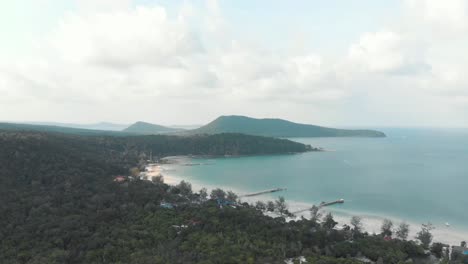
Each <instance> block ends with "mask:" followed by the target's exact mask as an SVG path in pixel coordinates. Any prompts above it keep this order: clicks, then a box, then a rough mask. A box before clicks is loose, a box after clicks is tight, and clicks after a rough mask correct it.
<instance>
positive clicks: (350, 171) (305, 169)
mask: <svg viewBox="0 0 468 264" xmlns="http://www.w3.org/2000/svg"><path fill="white" fill-rule="evenodd" d="M381 130H383V131H384V132H386V133H387V135H388V137H387V138H301V139H293V140H295V141H300V142H303V143H307V144H311V145H312V146H318V147H323V148H325V149H327V150H329V151H328V152H310V153H304V154H296V155H278V156H262V157H241V158H220V159H199V160H197V161H196V162H200V163H205V164H207V165H201V166H180V167H178V168H177V171H176V174H179V175H184V178H187V180H188V181H194V182H197V183H200V184H207V185H210V186H221V187H225V188H227V189H229V188H232V189H235V190H242V191H244V192H246V193H247V192H250V191H259V190H264V189H268V188H275V187H285V188H287V189H288V190H287V191H286V192H282V193H280V194H278V195H283V196H284V197H285V198H286V199H287V200H290V201H291V200H294V201H297V202H306V203H316V202H320V201H330V200H336V199H339V198H344V199H345V200H346V203H345V204H343V205H341V206H340V209H342V210H345V211H350V212H361V213H368V214H373V215H380V216H388V217H393V218H398V219H404V220H406V221H413V222H420V223H421V222H427V221H431V222H433V223H435V224H443V223H445V222H449V223H451V224H452V226H453V227H454V228H457V229H463V230H468V131H466V130H455V129H454V130H428V129H425V130H422V129H381Z"/></svg>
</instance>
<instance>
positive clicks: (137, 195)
mask: <svg viewBox="0 0 468 264" xmlns="http://www.w3.org/2000/svg"><path fill="white" fill-rule="evenodd" d="M0 146H1V147H0V215H1V217H0V238H1V239H0V263H28V264H33V263H284V260H285V259H287V258H297V257H299V256H304V257H305V258H306V259H307V260H308V263H342V264H343V263H348V264H354V263H362V261H361V260H363V259H368V260H371V261H376V262H377V263H403V262H404V261H407V260H411V261H413V263H428V262H427V261H428V260H429V259H430V256H429V255H430V254H429V253H427V252H425V251H424V249H423V247H422V246H419V245H418V244H417V243H416V242H414V241H406V240H405V237H404V234H403V235H402V236H401V237H400V235H398V236H399V237H400V239H397V238H394V239H390V240H389V239H387V238H388V237H389V236H391V235H392V234H388V230H384V231H383V232H382V234H379V235H370V234H367V233H365V232H363V231H362V230H361V228H360V225H359V223H358V222H355V225H353V226H346V227H344V228H343V229H340V230H338V229H336V228H335V227H336V222H335V221H334V220H333V217H332V216H331V215H326V216H324V217H323V218H322V217H319V213H318V212H316V211H314V212H315V213H314V214H313V216H315V217H312V219H304V218H302V219H298V220H295V221H290V222H287V221H286V220H285V216H287V215H289V214H290V213H289V212H288V211H287V208H286V206H285V204H284V200H282V199H279V200H278V201H276V202H274V203H273V202H269V203H266V204H264V203H257V204H256V205H249V204H246V203H244V204H236V206H223V207H222V208H221V207H220V206H219V201H220V200H229V201H234V200H236V196H235V194H233V193H231V192H224V191H222V190H214V191H213V192H212V194H211V196H212V197H218V198H220V200H210V199H209V198H208V195H207V193H206V192H205V191H204V190H201V191H200V192H198V193H195V192H193V191H192V190H191V187H190V184H188V183H181V184H179V185H178V186H168V185H166V184H164V182H163V181H162V179H161V178H154V179H152V181H144V180H134V181H127V182H125V183H116V182H114V181H113V179H114V177H115V176H116V175H120V174H123V175H127V174H128V173H129V170H130V169H131V168H132V167H134V166H139V165H140V166H142V165H144V162H143V160H145V159H146V158H147V153H148V150H152V151H153V152H154V153H155V154H157V155H160V156H164V155H174V154H216V155H224V154H232V153H235V154H264V153H281V152H300V151H305V150H307V149H308V147H307V146H304V145H302V144H296V143H292V142H290V141H285V140H279V139H268V138H262V137H251V136H245V135H238V134H222V135H214V136H199V137H170V136H141V137H106V136H75V135H64V134H53V133H43V132H19V131H16V132H12V131H0ZM163 203H164V204H167V203H170V204H172V205H174V206H171V207H169V208H168V207H164V206H161V205H162V204H163ZM263 211H274V212H276V214H275V215H276V217H270V216H266V215H265V214H264V212H263ZM318 219H322V220H318ZM394 236H395V237H396V235H394ZM385 237H387V238H385ZM431 250H432V251H433V254H436V255H437V254H440V256H442V255H441V254H442V253H441V251H442V249H441V248H439V247H438V246H437V247H434V246H432V247H431ZM461 261H462V260H461V259H460V260H459V262H453V263H462V262H461Z"/></svg>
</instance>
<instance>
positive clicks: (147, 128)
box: [122, 121, 183, 135]
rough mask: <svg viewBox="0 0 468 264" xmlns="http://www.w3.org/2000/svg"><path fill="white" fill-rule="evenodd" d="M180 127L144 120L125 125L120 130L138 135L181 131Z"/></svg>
mask: <svg viewBox="0 0 468 264" xmlns="http://www.w3.org/2000/svg"><path fill="white" fill-rule="evenodd" d="M181 130H183V129H181V128H172V127H165V126H161V125H155V124H151V123H146V122H141V121H139V122H136V123H135V124H133V125H131V126H129V127H127V128H126V129H124V130H122V131H123V132H127V133H134V134H140V135H155V134H164V133H170V132H177V131H181Z"/></svg>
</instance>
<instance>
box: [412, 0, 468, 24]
mask: <svg viewBox="0 0 468 264" xmlns="http://www.w3.org/2000/svg"><path fill="white" fill-rule="evenodd" d="M405 4H406V6H407V8H408V9H409V12H410V14H411V15H412V16H414V17H417V18H418V20H419V23H428V24H431V25H432V26H433V29H435V30H438V31H445V32H446V31H455V32H459V31H461V30H466V29H467V28H468V4H467V1H466V0H444V1H441V0H406V1H405Z"/></svg>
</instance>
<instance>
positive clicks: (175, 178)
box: [147, 156, 468, 245]
mask: <svg viewBox="0 0 468 264" xmlns="http://www.w3.org/2000/svg"><path fill="white" fill-rule="evenodd" d="M190 164H192V163H191V157H188V156H177V157H170V162H168V163H158V164H152V165H148V167H147V168H150V171H148V172H147V175H148V180H151V177H153V176H158V175H162V176H163V180H164V183H166V184H168V185H171V186H174V185H177V184H179V183H180V182H181V181H186V182H189V183H190V184H191V185H192V190H193V191H194V192H198V191H199V190H200V189H202V188H206V189H207V190H208V193H209V192H210V191H211V190H212V189H215V188H221V189H223V190H225V191H233V192H234V193H236V194H238V195H243V194H245V192H246V191H245V190H241V189H236V188H231V187H229V186H212V185H210V184H206V183H204V182H199V181H196V180H193V179H187V176H188V175H180V174H177V173H176V171H177V167H178V166H192V165H190ZM197 165H206V164H197ZM259 191H260V190H259ZM278 196H281V194H279V195H272V194H266V195H262V196H256V197H243V198H242V199H241V200H242V201H243V202H247V203H249V204H254V203H255V202H256V201H264V202H266V201H272V200H275V199H277V197H278ZM286 203H287V204H288V209H289V210H290V211H292V212H294V211H297V210H301V209H304V208H309V207H311V206H312V204H311V203H306V202H302V201H294V200H286ZM345 204H346V202H345ZM321 212H322V214H323V215H324V214H326V213H328V212H330V213H332V214H333V217H334V219H335V221H337V222H338V225H337V226H342V225H344V224H347V225H349V224H350V219H351V217H352V216H359V217H361V218H362V224H363V228H364V230H365V231H366V232H368V233H371V234H372V233H377V234H378V233H380V227H381V225H382V222H383V220H384V219H389V220H391V221H392V222H393V224H394V227H395V228H396V227H397V226H398V225H399V224H400V223H401V222H405V223H407V224H409V225H410V232H409V236H408V239H410V240H415V237H416V234H417V232H418V231H419V230H420V227H421V224H423V223H417V222H414V221H406V220H403V219H399V218H396V217H392V216H386V215H374V214H370V213H366V212H357V211H350V210H346V209H343V208H341V206H332V207H326V208H324V209H322V211H321ZM269 215H270V214H269ZM270 216H274V215H270ZM301 217H305V218H309V213H308V212H307V211H306V212H303V213H300V214H297V216H296V217H295V218H289V219H287V220H288V221H291V220H298V219H300V218H301ZM433 225H434V227H435V229H434V230H433V231H432V234H433V236H434V240H433V242H441V243H444V244H449V245H459V244H460V242H461V241H465V240H466V239H468V230H463V229H455V228H453V227H446V226H445V225H443V224H434V223H433Z"/></svg>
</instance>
